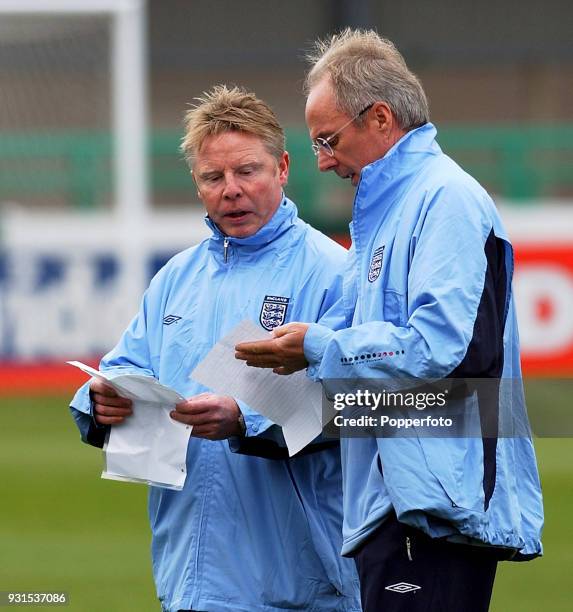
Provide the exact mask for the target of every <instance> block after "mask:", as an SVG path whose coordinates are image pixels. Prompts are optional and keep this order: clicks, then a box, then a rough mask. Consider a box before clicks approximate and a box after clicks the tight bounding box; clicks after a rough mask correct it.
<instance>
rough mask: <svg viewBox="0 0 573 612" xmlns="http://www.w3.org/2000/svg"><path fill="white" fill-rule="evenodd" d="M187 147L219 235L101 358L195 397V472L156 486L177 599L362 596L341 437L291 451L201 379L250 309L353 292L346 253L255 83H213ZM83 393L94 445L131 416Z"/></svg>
mask: <svg viewBox="0 0 573 612" xmlns="http://www.w3.org/2000/svg"><path fill="white" fill-rule="evenodd" d="M182 150H183V152H184V154H185V157H186V159H187V161H188V163H189V165H190V167H191V168H192V172H193V177H194V180H195V183H196V185H197V193H198V195H199V198H200V199H201V200H202V202H203V204H204V205H205V209H206V211H207V216H206V222H207V225H208V226H209V228H210V229H211V232H212V235H211V237H210V238H208V239H206V240H204V241H203V242H201V243H200V244H198V245H196V246H194V247H191V248H190V249H188V250H186V251H183V252H181V253H179V254H178V255H176V256H175V257H173V259H171V260H170V261H169V262H168V263H167V264H166V265H165V267H163V268H162V269H161V270H160V271H159V272H158V273H157V275H156V276H155V277H154V278H153V280H152V281H151V284H150V286H149V288H148V290H147V291H146V293H145V296H144V298H143V302H142V305H141V310H140V312H139V313H138V314H137V316H136V317H135V318H134V320H133V321H132V323H131V324H130V326H129V327H128V329H127V330H126V331H125V333H124V335H123V337H122V338H121V340H120V341H119V344H118V345H117V346H116V347H115V348H114V349H113V350H112V351H111V352H110V353H108V354H107V355H106V356H105V357H104V358H103V360H102V362H101V366H100V367H101V369H102V370H105V371H107V372H111V373H113V372H121V373H122V374H123V373H135V374H144V375H148V376H153V377H155V378H157V379H158V380H159V381H160V382H161V383H163V384H165V385H168V386H170V387H172V388H174V389H175V390H177V391H178V392H179V393H180V394H181V395H183V397H186V398H188V399H187V400H185V401H183V402H181V403H179V404H177V406H176V409H175V410H174V411H173V413H172V418H173V419H175V420H177V421H180V422H182V423H186V424H188V425H192V426H193V430H192V437H191V439H190V440H189V444H188V449H187V478H186V481H185V486H184V488H183V490H181V491H172V490H167V489H163V488H158V487H153V486H152V487H150V490H149V516H150V522H151V529H152V532H153V541H152V555H153V571H154V576H155V582H156V587H157V593H158V596H159V599H160V601H161V604H162V609H163V610H165V611H169V612H172V611H173V612H175V611H178V610H190V609H192V610H196V611H199V610H200V611H205V612H219V611H221V612H222V611H228V612H239V611H242V612H255V611H257V610H259V611H260V612H263V611H264V612H273V611H274V612H283V611H284V610H313V611H317V612H319V611H320V612H332V611H333V610H338V611H341V612H343V611H358V610H359V609H360V603H359V597H358V580H357V576H356V571H355V568H354V566H353V564H352V562H351V561H349V560H346V559H342V558H341V557H340V556H339V554H338V552H339V547H340V545H341V543H342V541H341V523H342V500H341V467H340V457H339V449H338V448H337V444H333V443H332V442H321V441H320V440H317V441H316V443H315V444H313V445H311V446H310V447H309V448H308V451H309V452H307V453H306V454H304V453H303V454H302V456H297V457H294V458H292V459H289V458H288V454H287V452H286V449H285V447H284V439H283V438H282V435H281V432H280V428H278V427H277V426H276V425H273V423H271V422H270V421H268V420H267V419H265V418H263V417H262V416H260V415H258V414H256V413H254V412H253V411H251V410H250V409H249V407H248V406H246V405H245V404H244V403H243V402H241V401H239V400H236V399H235V398H232V397H223V396H218V395H215V394H212V393H209V392H208V390H207V389H206V388H204V387H202V386H201V385H199V384H197V383H195V382H194V381H193V380H190V379H189V374H190V373H191V372H192V370H193V369H194V368H195V366H196V365H197V364H198V363H199V362H200V361H201V360H202V359H203V358H204V357H205V356H206V354H207V353H208V352H209V350H210V349H211V347H212V346H213V345H214V344H215V343H216V342H217V341H218V340H219V339H220V338H221V337H222V336H224V335H225V334H227V333H228V332H229V331H230V330H231V329H232V328H233V327H234V326H235V325H236V324H237V323H239V322H240V321H242V320H244V319H246V318H247V319H251V320H252V321H255V322H257V324H259V325H261V326H262V327H263V328H264V329H266V330H269V331H270V330H272V329H273V328H274V327H275V326H277V325H280V324H282V323H284V322H287V321H289V320H291V319H292V320H303V321H317V320H318V319H319V318H320V317H321V316H322V315H323V314H324V313H325V312H326V311H327V310H328V309H329V307H330V306H331V305H332V304H333V303H334V302H335V301H336V300H337V299H338V297H339V292H340V285H339V283H338V284H337V283H335V284H334V285H332V287H331V284H332V283H333V282H334V281H335V280H336V272H337V270H338V269H339V268H340V267H341V264H342V262H343V260H344V259H345V256H346V252H345V250H344V249H343V248H342V247H340V246H339V245H337V244H336V243H334V242H333V241H332V240H330V239H329V238H327V237H326V236H324V235H323V234H321V233H320V232H318V231H316V230H315V229H313V228H312V227H310V226H309V225H307V224H306V223H304V222H303V221H301V220H300V219H299V218H298V216H297V210H296V206H295V205H294V204H293V202H291V201H290V200H289V199H288V198H286V197H285V195H284V192H283V187H284V186H285V185H286V182H287V178H288V170H289V156H288V153H287V152H286V151H285V137H284V133H283V130H282V128H281V126H280V124H279V123H278V121H277V119H276V117H275V115H274V113H273V111H272V110H271V109H270V107H269V106H268V105H267V104H266V103H265V102H263V101H262V100H259V99H258V98H257V97H256V96H255V95H254V94H253V93H250V92H247V91H244V90H243V89H240V88H237V87H235V88H231V89H229V88H227V87H225V86H218V87H215V88H213V89H212V90H211V91H210V92H208V93H205V94H204V96H203V97H202V98H200V99H199V100H198V104H197V105H196V106H195V107H193V108H192V109H191V110H189V112H188V113H187V115H186V131H185V137H184V139H183V144H182ZM333 324H335V323H334V322H333ZM71 405H72V411H73V414H74V417H75V419H76V422H77V423H78V426H79V428H80V430H81V432H82V438H83V439H84V441H87V442H89V443H91V444H94V445H101V444H102V442H103V438H104V436H105V432H106V430H107V429H108V428H109V427H110V426H112V427H113V426H116V425H118V424H120V423H121V422H123V421H124V420H125V419H129V418H130V415H131V403H130V401H129V400H127V399H124V398H121V397H119V396H118V395H117V394H116V393H115V392H114V391H113V389H111V388H110V387H108V386H106V385H104V384H102V383H100V382H98V381H92V382H91V383H88V384H86V385H84V386H83V387H82V388H81V389H80V390H79V391H78V392H77V394H76V396H75V397H74V399H73V401H72V404H71ZM227 439H229V440H228V441H227ZM229 444H231V445H232V446H233V449H234V450H238V451H239V452H240V453H243V454H236V453H233V452H231V450H230V448H229ZM249 455H258V456H249Z"/></svg>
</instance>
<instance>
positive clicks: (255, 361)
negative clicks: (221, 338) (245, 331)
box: [235, 323, 308, 374]
mask: <svg viewBox="0 0 573 612" xmlns="http://www.w3.org/2000/svg"><path fill="white" fill-rule="evenodd" d="M307 330H308V325H307V324H306V323H288V324H287V325H282V326H281V327H277V328H275V329H274V330H273V332H272V335H273V338H272V339H271V340H259V341H258V342H241V343H240V344H237V346H236V347H235V357H236V358H237V359H241V360H243V361H246V362H247V365H249V366H254V367H256V368H273V372H275V373H276V374H292V373H293V372H296V371H297V370H302V369H304V368H306V367H307V366H308V361H307V360H306V358H305V356H304V348H303V346H304V336H305V334H306V332H307Z"/></svg>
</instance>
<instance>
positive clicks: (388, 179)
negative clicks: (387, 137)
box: [354, 123, 441, 212]
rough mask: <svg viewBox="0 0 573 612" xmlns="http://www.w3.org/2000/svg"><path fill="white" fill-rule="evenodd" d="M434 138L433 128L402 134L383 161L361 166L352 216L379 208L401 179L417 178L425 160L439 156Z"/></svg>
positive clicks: (439, 151)
mask: <svg viewBox="0 0 573 612" xmlns="http://www.w3.org/2000/svg"><path fill="white" fill-rule="evenodd" d="M435 138H436V128H435V127H434V125H433V124H431V123H426V124H424V125H422V126H421V127H419V128H416V129H414V130H410V131H409V132H407V133H406V134H404V136H402V138H400V140H398V142H396V143H395V144H394V146H393V147H391V148H390V149H389V150H388V151H387V153H386V154H385V155H384V157H381V158H380V159H377V160H376V161H374V162H372V163H371V164H368V165H367V166H364V168H362V172H361V173H360V182H359V184H358V187H357V190H356V197H355V200H354V206H355V212H356V210H357V209H361V210H365V209H366V208H368V207H369V206H370V205H372V204H376V206H377V207H379V206H380V205H381V202H380V197H383V196H386V195H387V192H389V191H392V192H394V190H396V189H397V188H398V187H399V185H400V183H401V182H402V181H403V180H404V179H406V178H408V177H410V176H412V175H413V174H416V173H417V172H418V170H419V167H420V164H421V163H423V162H424V161H425V160H426V159H427V157H428V156H432V155H439V154H440V153H441V149H440V147H439V145H438V143H437V142H436V140H435ZM373 196H374V197H373ZM390 200H391V199H388V202H390Z"/></svg>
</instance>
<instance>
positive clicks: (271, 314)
mask: <svg viewBox="0 0 573 612" xmlns="http://www.w3.org/2000/svg"><path fill="white" fill-rule="evenodd" d="M288 303H289V298H287V297H282V296H279V295H265V299H264V300H263V305H262V307H261V314H260V315H259V321H260V323H261V325H262V326H263V327H264V328H265V329H266V330H267V331H272V330H273V329H274V328H275V327H278V326H279V325H282V324H283V323H284V322H285V318H286V313H287V309H288Z"/></svg>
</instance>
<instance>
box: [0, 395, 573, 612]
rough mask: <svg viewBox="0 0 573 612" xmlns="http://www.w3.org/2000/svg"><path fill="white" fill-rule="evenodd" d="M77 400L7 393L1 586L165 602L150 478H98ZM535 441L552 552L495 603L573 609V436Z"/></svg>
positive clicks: (0, 418)
mask: <svg viewBox="0 0 573 612" xmlns="http://www.w3.org/2000/svg"><path fill="white" fill-rule="evenodd" d="M547 384H551V383H547ZM541 395H542V396H545V395H544V394H541ZM545 397H546V396H545ZM69 399H70V398H68V397H44V398H37V397H36V398H25V397H20V398H6V397H2V398H0V423H1V428H0V431H1V443H0V465H1V466H2V478H1V479H0V499H1V500H2V504H1V506H0V591H45V592H56V591H57V592H62V591H65V592H66V593H67V594H68V596H69V600H70V603H69V605H68V606H66V607H64V608H62V609H63V610H70V611H78V612H110V611H114V612H115V611H117V612H131V611H134V610H138V611H141V612H143V611H147V610H150V611H153V610H155V611H158V610H159V609H160V607H159V604H158V602H157V600H156V596H155V589H154V586H153V579H152V576H151V561H150V552H149V547H150V535H149V527H148V524H147V503H146V493H147V492H146V487H144V486H142V485H136V484H126V483H120V482H114V481H109V480H102V479H100V478H99V476H100V473H101V468H102V460H101V452H100V451H99V450H97V449H94V448H91V447H88V446H86V445H84V444H82V443H81V442H80V440H79V434H78V432H77V430H76V427H75V425H74V423H73V421H72V418H71V417H70V416H69V413H68V409H67V403H68V400H69ZM567 399H568V398H567ZM567 403H568V402H567ZM536 448H537V453H538V460H539V465H540V470H541V476H542V482H543V490H544V496H545V512H546V527H545V532H544V538H543V541H544V546H545V556H544V557H543V558H541V559H537V560H535V561H533V562H530V563H502V564H500V567H499V570H498V578H497V580H496V586H495V590H494V596H493V603H492V607H491V610H492V611H493V612H514V611H515V612H530V611H531V612H538V611H539V610H544V611H546V612H560V611H566V610H567V611H569V610H570V609H571V600H572V595H573V584H572V582H571V568H572V567H573V546H572V544H573V538H572V537H571V536H572V532H573V527H572V525H573V461H572V457H573V439H555V438H553V439H548V438H545V439H538V440H537V441H536ZM247 571H248V570H247ZM19 609H22V610H24V609H32V607H31V606H20V607H19ZM34 609H38V606H34Z"/></svg>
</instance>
